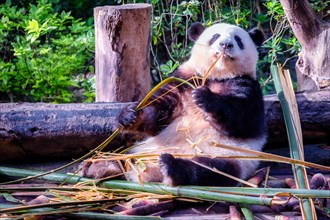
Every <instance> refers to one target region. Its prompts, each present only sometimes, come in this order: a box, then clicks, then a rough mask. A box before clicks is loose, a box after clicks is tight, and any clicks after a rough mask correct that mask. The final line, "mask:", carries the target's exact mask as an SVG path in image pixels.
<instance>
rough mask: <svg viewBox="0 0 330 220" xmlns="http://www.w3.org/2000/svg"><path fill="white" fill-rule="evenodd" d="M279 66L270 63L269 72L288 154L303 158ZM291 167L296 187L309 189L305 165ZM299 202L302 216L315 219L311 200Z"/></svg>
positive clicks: (294, 157) (292, 156)
mask: <svg viewBox="0 0 330 220" xmlns="http://www.w3.org/2000/svg"><path fill="white" fill-rule="evenodd" d="M279 68H281V67H279V66H276V65H271V73H272V76H273V79H274V84H275V89H276V93H277V96H278V98H279V100H280V103H281V106H282V110H283V116H284V121H285V125H286V129H287V134H288V139H289V146H290V155H291V158H293V159H297V160H303V159H304V158H303V155H302V154H301V153H302V152H301V151H300V149H299V141H302V140H297V127H296V125H295V123H294V119H293V115H292V113H291V111H290V106H289V102H288V100H287V99H286V94H285V91H284V90H283V87H282V84H281V79H280V75H279ZM291 104H293V103H291ZM294 104H296V103H294ZM292 168H293V173H294V177H295V180H296V185H297V187H298V188H300V189H309V186H308V182H306V179H305V174H306V170H305V167H304V166H300V165H293V166H292ZM301 203H302V207H301V211H302V216H303V217H304V218H305V219H315V215H314V214H313V213H315V210H314V206H313V203H312V201H310V200H309V199H302V200H301Z"/></svg>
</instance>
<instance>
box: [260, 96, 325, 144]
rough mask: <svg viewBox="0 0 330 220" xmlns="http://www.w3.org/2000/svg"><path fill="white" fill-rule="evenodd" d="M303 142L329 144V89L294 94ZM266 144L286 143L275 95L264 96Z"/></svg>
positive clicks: (278, 104) (280, 111)
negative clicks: (266, 129) (266, 130)
mask: <svg viewBox="0 0 330 220" xmlns="http://www.w3.org/2000/svg"><path fill="white" fill-rule="evenodd" d="M296 98H297V103H298V110H299V115H300V121H301V126H302V132H303V137H304V143H305V144H307V143H322V142H323V143H329V144H330V90H323V91H314V92H300V93H297V94H296ZM264 100H265V112H266V119H267V127H268V143H267V145H268V146H274V147H277V146H278V145H283V144H287V134H286V128H285V124H284V118H283V115H282V110H281V106H280V103H279V100H278V98H277V96H275V95H269V96H265V98H264Z"/></svg>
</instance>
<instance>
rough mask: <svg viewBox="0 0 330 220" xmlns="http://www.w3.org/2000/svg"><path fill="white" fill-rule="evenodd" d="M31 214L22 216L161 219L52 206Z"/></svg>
mask: <svg viewBox="0 0 330 220" xmlns="http://www.w3.org/2000/svg"><path fill="white" fill-rule="evenodd" d="M14 207H16V206H14V205H7V204H0V209H9V208H14ZM26 212H27V213H29V214H23V215H21V216H20V217H22V219H23V217H27V216H31V215H49V214H51V215H56V216H64V217H69V218H70V219H96V220H98V219H100V220H108V219H109V220H110V219H111V220H126V219H127V220H159V219H161V218H160V217H157V216H129V215H117V214H109V213H106V214H103V213H96V212H76V213H73V212H72V209H68V210H63V211H56V209H52V208H35V209H30V210H27V211H26ZM20 219H21V218H20Z"/></svg>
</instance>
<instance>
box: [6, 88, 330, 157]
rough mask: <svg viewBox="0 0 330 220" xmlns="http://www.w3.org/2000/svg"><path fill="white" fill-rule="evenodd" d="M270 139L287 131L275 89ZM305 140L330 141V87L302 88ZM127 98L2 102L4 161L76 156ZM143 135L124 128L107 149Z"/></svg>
mask: <svg viewBox="0 0 330 220" xmlns="http://www.w3.org/2000/svg"><path fill="white" fill-rule="evenodd" d="M264 100H265V112H266V119H267V126H268V134H269V138H268V145H269V146H274V147H283V145H285V144H287V135H286V130H285V125H284V120H283V115H282V111H281V107H280V103H279V101H278V99H277V96H276V95H269V96H265V98H264ZM297 102H298V107H299V113H300V118H301V125H302V128H303V136H304V141H305V143H321V142H324V143H328V144H330V140H329V137H330V91H328V90H324V91H316V92H310V93H298V94H297ZM126 105H127V103H93V104H56V105H55V104H45V103H35V104H32V103H7V104H0V155H1V156H0V162H3V161H8V160H14V159H15V160H16V159H27V158H28V159H30V158H39V159H40V158H61V159H64V158H77V157H78V156H81V155H82V154H85V153H87V152H88V151H89V150H91V149H93V148H95V147H96V146H97V145H98V144H100V143H101V142H102V141H104V140H105V139H106V138H107V137H108V136H110V134H111V133H112V131H113V130H114V128H115V117H116V116H117V114H118V113H119V111H120V109H122V108H123V107H124V106H126ZM140 138H141V136H137V135H135V134H134V135H131V134H125V133H122V134H120V135H119V136H118V137H117V138H116V140H115V141H113V142H112V143H111V144H110V146H109V148H108V150H111V149H115V148H117V147H119V146H122V145H123V144H124V143H125V142H126V141H128V142H134V141H135V140H136V139H140Z"/></svg>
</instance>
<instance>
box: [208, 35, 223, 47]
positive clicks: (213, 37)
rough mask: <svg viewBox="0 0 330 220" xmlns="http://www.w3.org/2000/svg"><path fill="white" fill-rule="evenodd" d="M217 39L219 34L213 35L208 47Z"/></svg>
mask: <svg viewBox="0 0 330 220" xmlns="http://www.w3.org/2000/svg"><path fill="white" fill-rule="evenodd" d="M219 37H220V34H215V35H213V36H212V38H211V40H210V42H209V45H212V44H213V43H214V42H215V41H216V40H217V39H218V38H219Z"/></svg>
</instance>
